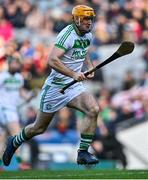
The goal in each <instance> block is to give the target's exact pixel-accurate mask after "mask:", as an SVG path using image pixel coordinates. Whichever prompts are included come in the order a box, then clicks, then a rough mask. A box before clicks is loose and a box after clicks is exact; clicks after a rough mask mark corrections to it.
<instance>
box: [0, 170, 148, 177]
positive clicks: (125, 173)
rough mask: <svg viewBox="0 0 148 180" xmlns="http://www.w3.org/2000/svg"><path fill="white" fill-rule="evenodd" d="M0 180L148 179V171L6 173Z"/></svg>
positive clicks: (3, 173)
mask: <svg viewBox="0 0 148 180" xmlns="http://www.w3.org/2000/svg"><path fill="white" fill-rule="evenodd" d="M0 179H148V170H73V171H72V170H68V171H50V170H42V171H41V170H28V171H15V172H10V171H9V172H8V171H4V172H0Z"/></svg>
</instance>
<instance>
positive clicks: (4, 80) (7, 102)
mask: <svg viewBox="0 0 148 180" xmlns="http://www.w3.org/2000/svg"><path fill="white" fill-rule="evenodd" d="M23 84H24V80H23V77H22V75H21V74H20V73H15V74H14V75H12V74H10V73H9V72H1V73H0V104H1V105H2V106H4V107H8V108H11V109H16V107H17V105H18V104H19V101H20V92H19V90H20V88H21V87H23Z"/></svg>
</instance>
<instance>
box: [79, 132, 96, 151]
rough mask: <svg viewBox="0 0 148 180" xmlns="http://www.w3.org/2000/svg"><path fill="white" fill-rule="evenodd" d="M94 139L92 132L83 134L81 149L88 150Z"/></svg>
mask: <svg viewBox="0 0 148 180" xmlns="http://www.w3.org/2000/svg"><path fill="white" fill-rule="evenodd" d="M92 139H93V135H92V134H81V142H80V146H79V150H88V148H89V146H90V144H91V142H92Z"/></svg>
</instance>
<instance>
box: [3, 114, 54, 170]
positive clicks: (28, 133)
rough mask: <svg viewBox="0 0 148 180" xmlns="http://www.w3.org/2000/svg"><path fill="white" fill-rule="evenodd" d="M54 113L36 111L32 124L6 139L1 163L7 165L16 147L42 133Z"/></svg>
mask: <svg viewBox="0 0 148 180" xmlns="http://www.w3.org/2000/svg"><path fill="white" fill-rule="evenodd" d="M54 114H55V113H44V112H42V111H38V114H37V118H36V120H35V122H34V123H33V124H30V125H28V126H26V127H25V128H23V129H22V131H21V132H20V133H19V134H17V135H16V136H12V137H10V138H9V139H8V142H7V147H6V149H5V151H4V154H3V163H4V164H5V165H6V166H8V165H9V164H10V161H11V158H12V156H13V154H14V153H15V151H16V149H17V148H18V147H19V146H20V145H21V144H22V143H23V142H25V141H27V140H29V139H31V138H32V137H34V136H36V135H39V134H42V133H43V132H44V131H45V130H46V129H47V127H48V125H49V123H50V122H51V120H52V118H53V116H54Z"/></svg>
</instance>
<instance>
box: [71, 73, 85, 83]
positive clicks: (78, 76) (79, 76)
mask: <svg viewBox="0 0 148 180" xmlns="http://www.w3.org/2000/svg"><path fill="white" fill-rule="evenodd" d="M73 78H74V79H75V80H76V81H84V80H85V79H87V78H86V76H85V75H84V73H83V72H78V73H77V72H75V73H74V75H73Z"/></svg>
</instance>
